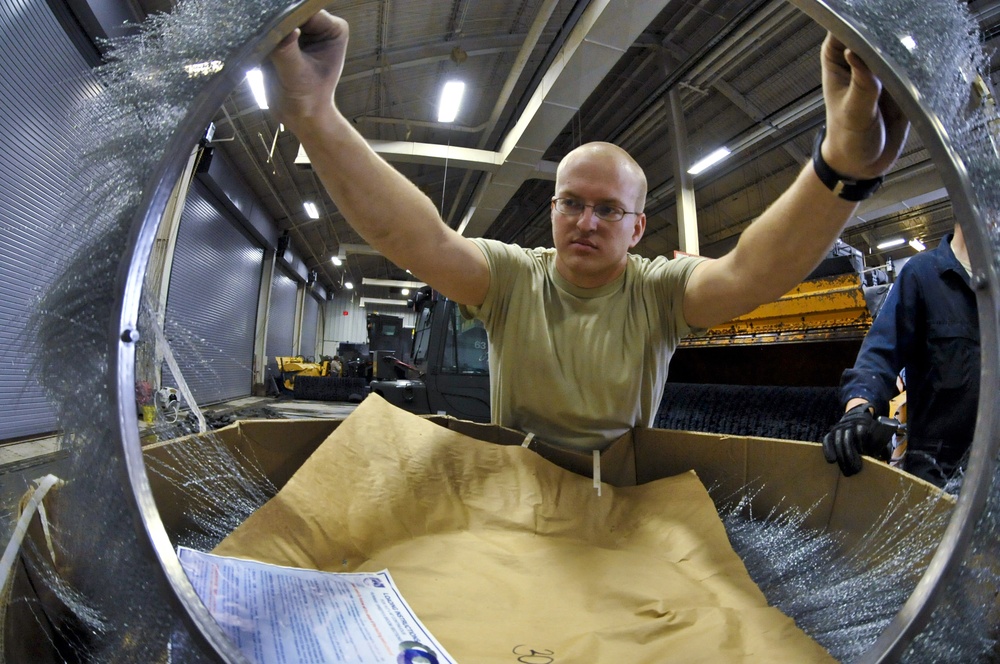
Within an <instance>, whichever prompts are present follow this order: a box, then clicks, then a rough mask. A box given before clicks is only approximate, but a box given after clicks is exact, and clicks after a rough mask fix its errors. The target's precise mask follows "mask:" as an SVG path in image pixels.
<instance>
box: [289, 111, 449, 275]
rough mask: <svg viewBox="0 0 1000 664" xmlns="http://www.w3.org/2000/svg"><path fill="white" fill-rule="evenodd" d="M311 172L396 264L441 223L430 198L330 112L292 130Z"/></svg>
mask: <svg viewBox="0 0 1000 664" xmlns="http://www.w3.org/2000/svg"><path fill="white" fill-rule="evenodd" d="M296 135H297V136H298V138H299V139H300V140H301V141H302V147H303V148H304V149H305V151H306V153H307V154H308V155H309V160H310V162H311V163H312V166H313V169H314V170H315V171H316V174H317V175H318V176H319V179H320V181H321V182H322V183H323V185H324V186H325V187H326V189H327V191H328V192H329V194H330V197H331V198H332V199H333V201H334V203H335V204H336V206H337V209H338V210H339V211H340V212H341V214H343V215H344V218H345V219H347V221H348V223H349V224H350V225H351V227H352V228H354V230H355V231H357V232H358V234H359V235H361V237H362V238H364V240H365V241H366V242H368V243H369V244H370V245H371V246H372V247H373V248H374V249H376V250H377V251H378V252H379V253H381V254H382V255H384V256H386V257H387V258H388V259H389V260H391V261H393V262H394V263H395V264H396V265H399V266H400V267H403V268H412V267H413V266H412V265H410V264H408V262H409V257H410V255H412V254H413V253H415V252H414V250H415V249H417V248H418V247H419V246H420V245H421V244H422V243H423V242H425V241H427V239H428V238H431V237H434V236H435V235H436V234H438V233H440V232H441V227H442V226H443V225H444V224H443V222H442V221H441V218H440V216H439V215H438V212H437V209H436V208H435V207H434V204H433V203H432V202H431V200H430V199H429V198H428V197H427V196H426V195H425V194H424V193H423V192H421V191H420V190H419V189H418V188H417V187H416V186H415V185H414V184H413V183H412V182H410V181H409V180H407V179H406V178H405V177H403V175H402V174H400V173H399V172H398V171H397V170H396V169H394V168H393V167H392V166H390V165H389V164H387V163H386V162H385V161H384V160H383V159H382V158H381V157H380V156H379V155H378V154H376V152H375V151H374V150H373V149H371V147H370V146H369V145H368V143H367V142H366V141H365V139H364V138H363V137H362V136H361V135H360V134H359V133H358V132H357V131H356V130H355V129H354V128H353V127H352V126H351V125H350V123H349V122H348V121H347V120H346V119H345V118H344V117H343V116H342V115H340V114H339V113H337V112H336V111H334V112H331V113H330V114H328V115H327V116H326V117H324V118H322V119H317V121H315V122H312V123H310V125H309V126H308V127H298V128H296Z"/></svg>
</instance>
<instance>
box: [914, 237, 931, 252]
mask: <svg viewBox="0 0 1000 664" xmlns="http://www.w3.org/2000/svg"><path fill="white" fill-rule="evenodd" d="M910 246H911V247H913V250H914V251H923V250H924V249H926V248H927V245H925V244H924V243H923V242H921V241H920V240H919V239H918V238H913V239H912V240H910Z"/></svg>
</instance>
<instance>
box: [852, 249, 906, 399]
mask: <svg viewBox="0 0 1000 664" xmlns="http://www.w3.org/2000/svg"><path fill="white" fill-rule="evenodd" d="M912 277H913V275H912V273H911V271H909V270H907V269H905V268H904V269H903V270H901V271H900V274H899V277H898V278H897V280H896V282H895V283H894V284H893V286H892V289H891V290H890V291H889V295H888V296H886V299H885V303H884V304H883V305H882V308H881V310H880V311H879V312H878V315H877V316H876V317H875V321H874V322H873V323H872V326H871V328H870V329H869V330H868V334H866V335H865V340H864V342H863V343H862V344H861V350H860V351H858V357H857V359H856V360H855V362H854V367H853V368H851V369H847V370H846V371H844V374H843V376H841V380H840V400H841V403H842V404H846V403H847V402H848V401H849V400H850V399H852V398H854V397H861V398H863V399H867V400H868V401H869V402H871V403H872V405H874V406H875V412H876V414H877V415H884V414H886V413H887V412H888V410H889V400H890V399H891V398H893V397H894V396H896V394H898V392H899V391H898V390H897V389H896V376H898V375H899V372H900V370H901V369H902V368H903V366H904V358H905V357H906V353H907V349H908V348H909V347H910V345H912V343H913V338H914V332H913V325H914V320H915V318H916V317H917V316H918V315H919V314H918V309H919V286H918V284H917V282H916V280H915V279H913V278H912Z"/></svg>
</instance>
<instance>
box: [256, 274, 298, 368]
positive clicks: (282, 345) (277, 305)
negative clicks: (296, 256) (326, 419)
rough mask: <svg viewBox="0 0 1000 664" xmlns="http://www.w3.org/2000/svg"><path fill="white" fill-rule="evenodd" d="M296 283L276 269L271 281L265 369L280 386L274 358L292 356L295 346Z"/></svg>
mask: <svg viewBox="0 0 1000 664" xmlns="http://www.w3.org/2000/svg"><path fill="white" fill-rule="evenodd" d="M298 290H299V286H298V283H297V282H296V281H295V280H294V279H292V278H291V277H289V276H288V275H287V274H286V273H285V271H284V269H283V268H281V267H276V268H275V270H274V277H273V278H272V279H271V299H270V302H269V303H268V307H267V342H266V343H267V345H266V346H265V351H264V352H265V353H266V354H267V367H268V371H270V372H271V375H273V376H274V377H275V380H277V381H278V384H281V380H280V375H281V374H280V373H279V372H278V364H277V362H276V361H275V359H274V358H275V357H277V356H281V357H287V356H289V355H291V354H292V349H293V347H294V345H295V300H296V297H297V295H298Z"/></svg>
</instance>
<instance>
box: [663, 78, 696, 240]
mask: <svg viewBox="0 0 1000 664" xmlns="http://www.w3.org/2000/svg"><path fill="white" fill-rule="evenodd" d="M669 100H670V120H671V130H670V137H671V138H672V139H673V145H672V148H673V154H674V183H675V184H674V192H675V193H676V195H677V237H678V241H679V242H680V246H681V248H680V250H681V251H683V252H685V253H688V254H694V255H696V256H697V255H698V253H699V251H700V248H699V246H698V212H697V209H696V208H695V200H694V177H692V176H691V175H690V174H689V173H688V172H687V169H688V166H689V165H690V163H691V159H690V156H689V155H688V145H687V125H686V124H685V122H684V109H683V108H682V106H681V98H680V94H679V93H678V92H677V88H676V87H675V88H671V89H670V93H669Z"/></svg>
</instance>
